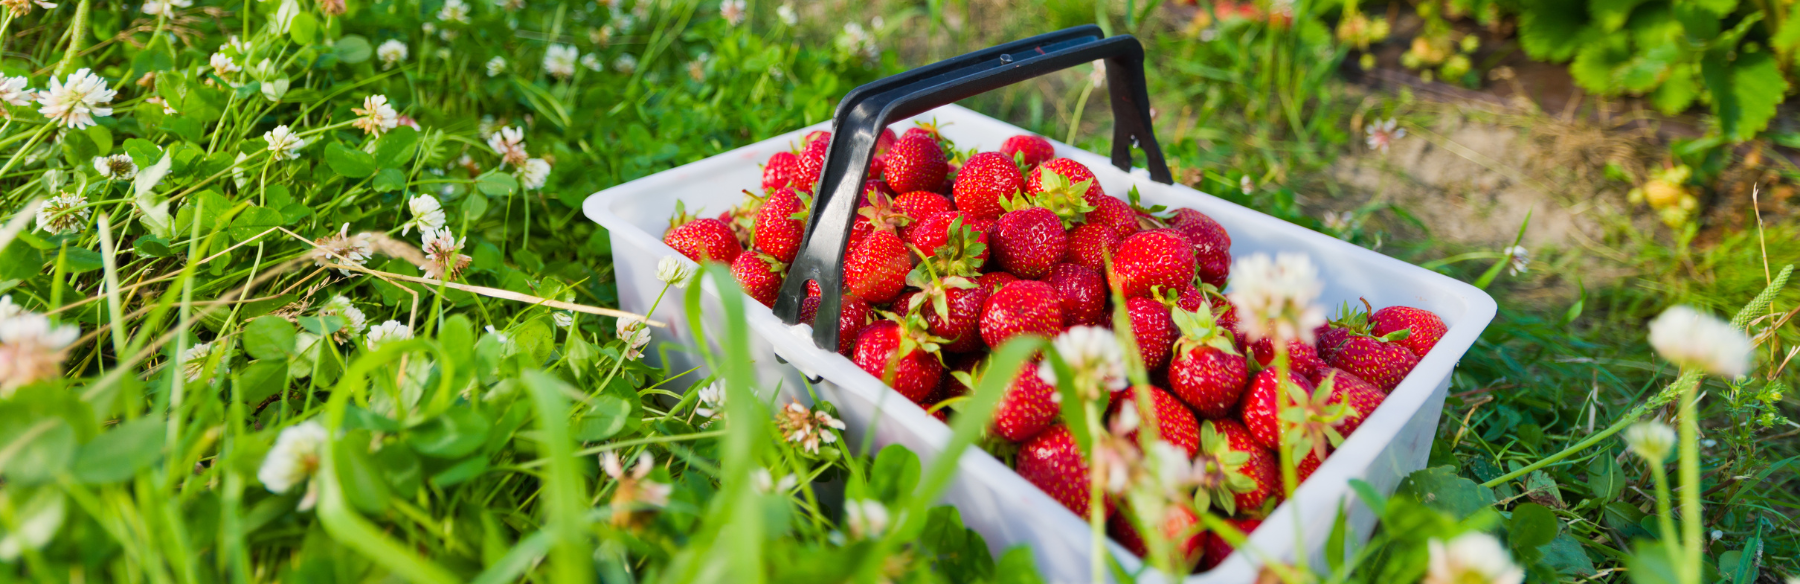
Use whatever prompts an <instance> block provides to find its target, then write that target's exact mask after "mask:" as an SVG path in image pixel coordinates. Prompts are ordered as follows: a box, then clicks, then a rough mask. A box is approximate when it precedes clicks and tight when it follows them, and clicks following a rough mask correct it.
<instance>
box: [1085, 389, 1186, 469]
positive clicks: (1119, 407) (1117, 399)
mask: <svg viewBox="0 0 1800 584" xmlns="http://www.w3.org/2000/svg"><path fill="white" fill-rule="evenodd" d="M1140 390H1143V391H1148V392H1150V407H1151V408H1152V411H1153V412H1154V413H1155V414H1156V435H1157V437H1158V438H1160V439H1162V441H1164V442H1168V443H1169V444H1173V445H1175V446H1178V447H1180V448H1181V451H1182V452H1185V453H1187V456H1188V458H1193V457H1194V453H1195V452H1197V451H1198V450H1199V449H1200V420H1198V419H1196V418H1195V417H1194V412H1192V411H1190V410H1188V407H1187V406H1186V405H1183V404H1182V403H1181V400H1178V399H1175V396H1172V395H1169V392H1167V391H1163V390H1162V389H1161V388H1158V387H1152V386H1139V387H1136V388H1127V389H1121V390H1119V391H1115V392H1112V400H1111V402H1112V404H1111V405H1110V406H1108V409H1107V414H1106V419H1108V420H1112V419H1115V418H1117V417H1118V416H1120V415H1122V414H1123V412H1124V409H1123V408H1132V409H1134V410H1135V409H1136V408H1137V407H1138V406H1137V394H1138V392H1139V391H1140ZM1136 415H1137V416H1138V419H1139V420H1142V421H1144V422H1145V423H1147V422H1148V421H1149V418H1146V417H1143V415H1142V413H1141V412H1140V413H1136ZM1137 435H1138V433H1137V431H1136V430H1133V431H1132V432H1131V433H1130V434H1127V435H1126V439H1127V440H1130V441H1131V443H1132V444H1137V443H1138V437H1137Z"/></svg>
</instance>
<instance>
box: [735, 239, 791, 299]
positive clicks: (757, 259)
mask: <svg viewBox="0 0 1800 584" xmlns="http://www.w3.org/2000/svg"><path fill="white" fill-rule="evenodd" d="M731 276H732V277H733V278H737V282H738V285H739V286H743V287H744V293H746V294H749V295H750V297H751V298H755V299H756V301H757V302H761V303H762V305H763V306H767V307H770V308H774V307H775V297H776V296H778V295H780V294H781V281H782V280H785V279H787V264H786V263H783V262H782V261H781V260H779V259H776V258H775V256H772V255H769V254H766V253H762V252H757V251H751V252H745V253H741V254H738V257H737V259H736V260H733V261H732V262H731Z"/></svg>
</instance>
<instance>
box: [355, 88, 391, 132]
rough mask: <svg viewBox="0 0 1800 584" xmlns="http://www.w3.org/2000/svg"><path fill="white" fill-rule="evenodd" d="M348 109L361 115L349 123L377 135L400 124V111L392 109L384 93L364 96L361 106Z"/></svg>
mask: <svg viewBox="0 0 1800 584" xmlns="http://www.w3.org/2000/svg"><path fill="white" fill-rule="evenodd" d="M350 111H351V112H353V113H355V114H356V115H358V116H362V117H360V118H357V119H356V121H355V122H352V123H351V124H350V125H352V126H356V128H357V129H359V130H362V131H364V132H367V133H369V134H371V135H374V136H377V137H379V136H381V133H382V132H386V131H388V130H392V129H394V127H395V126H398V125H400V112H397V111H394V106H392V105H388V98H387V96H385V95H379V94H377V95H371V96H368V97H365V98H363V103H362V107H360V108H351V110H350Z"/></svg>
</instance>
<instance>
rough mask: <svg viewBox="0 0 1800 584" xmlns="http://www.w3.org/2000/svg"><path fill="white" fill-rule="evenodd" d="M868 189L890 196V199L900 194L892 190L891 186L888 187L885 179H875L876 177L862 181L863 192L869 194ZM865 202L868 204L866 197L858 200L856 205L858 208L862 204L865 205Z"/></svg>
mask: <svg viewBox="0 0 1800 584" xmlns="http://www.w3.org/2000/svg"><path fill="white" fill-rule="evenodd" d="M870 191H874V192H878V193H881V194H883V195H887V196H888V198H890V199H891V198H893V197H895V196H897V195H899V194H900V193H896V192H894V189H893V188H890V187H888V184H887V181H884V180H881V179H877V178H872V179H869V180H866V181H863V194H864V195H867V194H869V192H870ZM867 204H869V201H868V199H864V200H862V201H859V202H858V205H857V206H858V207H859V208H860V207H862V206H863V205H867Z"/></svg>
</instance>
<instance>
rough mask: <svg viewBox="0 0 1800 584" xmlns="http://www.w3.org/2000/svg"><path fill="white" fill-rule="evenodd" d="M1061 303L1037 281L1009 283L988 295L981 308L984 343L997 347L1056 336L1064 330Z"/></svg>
mask: <svg viewBox="0 0 1800 584" xmlns="http://www.w3.org/2000/svg"><path fill="white" fill-rule="evenodd" d="M1062 322H1063V317H1062V299H1060V298H1058V297H1057V295H1056V290H1055V289H1053V288H1051V287H1050V285H1049V284H1045V283H1043V282H1038V281H1035V280H1019V281H1016V282H1011V283H1008V284H1007V285H1006V286H1005V287H1002V288H1000V290H999V291H998V292H995V293H993V294H992V295H989V296H988V298H987V304H986V305H985V306H983V307H982V308H981V340H983V341H986V342H987V345H988V346H989V347H998V346H1000V344H1001V343H1005V342H1006V340H1007V339H1011V338H1013V337H1015V336H1018V335H1038V336H1041V337H1044V338H1046V339H1047V338H1050V337H1053V336H1056V332H1057V331H1060V330H1062Z"/></svg>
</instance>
